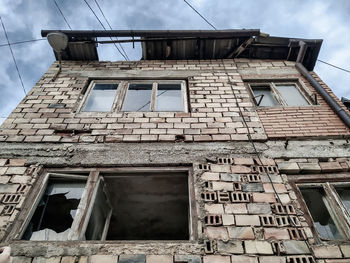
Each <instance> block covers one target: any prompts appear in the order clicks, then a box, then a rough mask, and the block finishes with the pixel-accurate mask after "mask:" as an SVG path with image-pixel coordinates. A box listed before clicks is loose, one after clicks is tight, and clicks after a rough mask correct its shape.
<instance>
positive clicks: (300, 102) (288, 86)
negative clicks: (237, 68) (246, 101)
mask: <svg viewBox="0 0 350 263" xmlns="http://www.w3.org/2000/svg"><path fill="white" fill-rule="evenodd" d="M249 86H250V88H251V91H252V94H253V97H254V101H255V103H256V105H257V106H307V105H310V104H311V102H310V100H309V99H308V98H307V96H305V95H304V94H303V92H302V90H301V88H300V87H299V85H298V84H297V83H295V82H264V83H250V84H249Z"/></svg>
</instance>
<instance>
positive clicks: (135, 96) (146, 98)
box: [123, 84, 152, 111]
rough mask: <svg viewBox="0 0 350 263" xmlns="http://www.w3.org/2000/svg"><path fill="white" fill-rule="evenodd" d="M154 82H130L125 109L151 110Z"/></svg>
mask: <svg viewBox="0 0 350 263" xmlns="http://www.w3.org/2000/svg"><path fill="white" fill-rule="evenodd" d="M151 96H152V84H130V85H129V89H128V92H127V94H126V98H125V101H124V105H123V111H150V109H151Z"/></svg>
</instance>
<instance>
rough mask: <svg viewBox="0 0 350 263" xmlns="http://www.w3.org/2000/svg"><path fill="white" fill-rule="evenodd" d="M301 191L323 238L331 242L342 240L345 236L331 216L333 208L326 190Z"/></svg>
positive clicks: (310, 189)
mask: <svg viewBox="0 0 350 263" xmlns="http://www.w3.org/2000/svg"><path fill="white" fill-rule="evenodd" d="M300 191H301V193H302V195H303V198H304V200H305V202H306V205H307V207H308V209H309V211H310V214H311V216H312V219H313V220H314V223H315V226H316V228H317V231H318V232H319V233H320V235H321V237H323V238H326V239H331V240H333V239H342V238H343V236H342V235H341V233H340V231H339V229H338V227H337V225H336V224H335V222H334V220H333V218H332V216H331V214H332V213H331V211H330V209H331V208H330V205H329V203H328V202H327V199H326V198H327V197H326V195H325V192H324V189H323V188H321V187H318V188H305V189H300Z"/></svg>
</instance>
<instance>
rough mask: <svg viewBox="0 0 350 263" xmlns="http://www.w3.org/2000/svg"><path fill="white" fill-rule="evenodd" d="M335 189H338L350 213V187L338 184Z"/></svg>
mask: <svg viewBox="0 0 350 263" xmlns="http://www.w3.org/2000/svg"><path fill="white" fill-rule="evenodd" d="M335 190H336V191H337V193H338V195H339V197H340V199H341V201H342V202H343V204H344V207H345V208H346V210H347V211H348V213H349V215H350V188H349V187H348V188H345V187H338V186H336V187H335Z"/></svg>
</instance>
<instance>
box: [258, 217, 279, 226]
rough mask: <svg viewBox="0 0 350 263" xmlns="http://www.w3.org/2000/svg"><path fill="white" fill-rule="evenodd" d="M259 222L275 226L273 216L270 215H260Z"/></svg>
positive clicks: (263, 224)
mask: <svg viewBox="0 0 350 263" xmlns="http://www.w3.org/2000/svg"><path fill="white" fill-rule="evenodd" d="M260 222H261V225H262V226H276V220H275V217H274V216H272V215H263V216H260Z"/></svg>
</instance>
